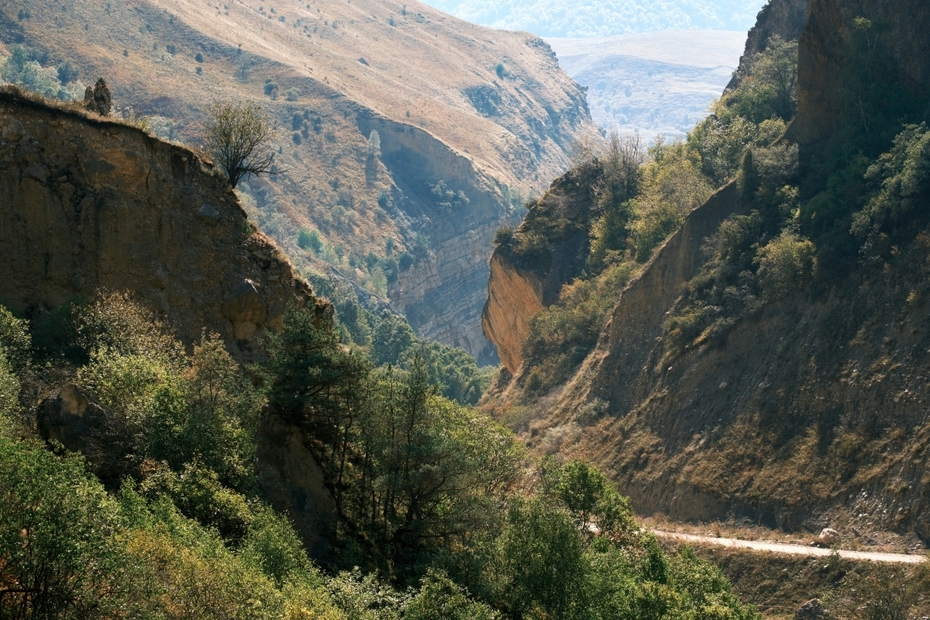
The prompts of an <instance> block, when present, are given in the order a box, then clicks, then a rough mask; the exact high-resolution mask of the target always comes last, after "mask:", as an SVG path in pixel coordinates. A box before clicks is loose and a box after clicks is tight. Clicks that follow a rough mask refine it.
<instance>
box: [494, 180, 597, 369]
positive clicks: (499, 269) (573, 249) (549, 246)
mask: <svg viewBox="0 0 930 620" xmlns="http://www.w3.org/2000/svg"><path fill="white" fill-rule="evenodd" d="M601 174H602V168H601V166H600V164H599V163H597V162H593V163H589V164H585V165H583V166H579V167H576V168H573V169H572V170H570V171H569V172H567V173H566V174H564V175H563V176H561V177H559V178H558V179H556V180H555V181H553V183H552V185H551V187H550V188H549V190H548V191H547V192H546V193H545V194H544V195H543V197H542V198H540V199H539V200H537V201H535V202H534V203H533V204H532V205H531V206H530V209H529V211H528V212H527V214H526V217H524V219H523V222H522V223H521V224H520V226H519V228H517V229H516V230H515V231H514V232H513V235H512V237H510V238H509V239H507V240H503V242H501V243H500V244H499V245H498V246H497V247H496V248H495V249H494V253H493V254H492V255H491V273H490V277H489V278H488V285H487V302H486V303H485V306H484V311H483V312H482V315H481V324H482V328H483V330H484V333H485V335H486V336H487V337H488V338H489V339H490V340H491V342H493V343H494V345H495V346H496V347H497V352H498V355H499V356H500V358H501V361H502V362H503V364H504V367H505V368H506V369H507V370H508V372H510V374H512V375H513V374H516V373H517V371H518V370H519V368H520V365H521V364H522V363H523V354H522V352H521V347H522V344H523V340H524V339H525V338H526V336H527V334H528V333H529V319H530V317H532V316H533V315H534V314H536V313H537V312H539V311H540V310H541V309H542V308H545V307H548V306H549V305H550V304H552V303H553V302H554V301H555V300H556V299H558V296H559V292H560V291H561V290H562V285H563V284H566V283H568V282H571V281H572V280H573V279H574V278H575V277H577V276H578V275H579V274H580V273H581V271H582V269H584V266H585V261H586V259H587V256H588V250H589V241H588V237H589V235H590V229H591V224H592V222H593V219H594V216H595V215H596V214H597V201H596V192H597V184H598V181H599V179H600V175H601Z"/></svg>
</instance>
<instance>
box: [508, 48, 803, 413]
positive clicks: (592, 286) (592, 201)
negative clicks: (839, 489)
mask: <svg viewBox="0 0 930 620" xmlns="http://www.w3.org/2000/svg"><path fill="white" fill-rule="evenodd" d="M796 55H797V44H796V43H787V42H784V41H782V40H780V39H778V38H777V37H776V38H774V39H773V40H772V41H771V42H770V44H769V46H768V48H767V49H766V50H765V51H764V52H763V53H761V54H758V55H757V56H756V57H755V58H754V59H753V62H752V63H751V65H750V68H749V69H748V71H747V74H746V76H744V78H743V80H742V82H741V83H740V85H739V86H738V87H737V88H736V89H734V90H732V91H729V92H727V93H726V94H725V95H724V96H723V97H722V98H721V99H720V100H719V101H718V102H716V103H715V105H714V107H713V111H712V112H713V113H712V114H711V115H710V116H709V117H708V118H707V119H705V120H704V121H702V122H701V123H699V124H698V125H697V126H696V127H695V128H694V130H693V131H692V132H691V133H689V134H688V137H687V140H685V141H680V142H673V143H666V142H665V141H663V140H658V141H656V143H655V144H653V145H652V146H650V147H649V148H648V149H645V148H643V146H642V145H641V143H640V142H639V141H638V139H637V138H635V137H621V136H616V135H615V136H612V138H611V140H610V142H609V145H608V147H607V149H606V150H605V151H604V152H603V153H598V154H596V155H595V156H594V157H592V158H591V159H590V160H589V161H586V162H585V163H583V164H581V165H579V166H578V167H577V168H576V169H575V170H573V171H572V172H571V173H570V174H569V175H566V177H564V179H566V180H569V179H570V180H571V181H573V182H574V183H575V185H576V187H575V188H573V190H572V192H573V194H572V199H573V200H575V201H576V202H578V203H579V206H576V207H575V208H574V209H573V210H567V209H566V208H565V207H564V206H563V205H564V204H565V203H566V200H564V199H561V198H557V197H556V196H555V194H552V198H551V199H547V197H545V196H544V197H543V198H542V199H540V200H538V201H536V202H535V203H530V204H529V205H528V209H529V211H528V214H527V217H526V218H525V220H524V222H523V224H522V225H521V226H520V228H519V229H517V231H516V232H515V233H513V234H510V235H507V236H499V237H498V242H499V243H498V250H497V251H498V252H502V253H503V254H506V255H507V256H508V257H509V260H510V261H511V262H512V263H513V264H514V265H516V266H517V267H520V266H521V265H533V266H534V267H535V269H537V270H538V271H541V272H542V273H543V274H547V272H550V271H553V268H552V264H553V260H554V259H553V258H552V254H553V252H554V251H556V250H554V248H557V247H560V244H563V242H564V240H565V239H566V238H567V237H568V236H569V234H568V233H566V231H574V233H575V234H580V235H582V236H583V237H584V239H585V242H584V248H585V249H586V251H587V256H586V260H585V261H584V262H583V263H582V264H581V266H580V267H579V268H578V269H577V270H576V271H575V272H574V273H571V272H569V273H565V271H566V270H565V269H564V268H563V269H562V274H561V275H562V277H563V279H562V282H564V283H565V284H564V288H563V289H562V291H561V293H560V294H559V295H558V301H557V303H554V304H552V303H551V302H549V304H551V305H549V307H548V308H546V309H545V310H543V311H542V312H540V313H539V314H537V315H536V316H535V317H533V318H532V319H530V321H529V323H530V334H529V336H528V337H527V339H526V341H525V343H524V359H525V360H528V361H529V364H528V366H527V373H525V376H524V377H523V380H524V381H525V382H526V383H525V385H526V387H527V390H528V392H529V394H530V395H540V394H542V393H545V392H547V391H548V390H550V389H551V388H553V387H554V386H557V385H560V384H561V383H562V382H564V381H565V380H566V379H567V378H568V377H569V376H570V375H571V373H572V372H573V371H574V370H575V369H576V368H577V366H578V364H580V363H581V361H582V360H583V359H584V358H585V357H586V356H587V354H588V353H589V352H590V351H591V350H592V349H593V347H594V345H595V343H596V342H597V339H598V337H599V335H600V333H601V331H602V329H603V324H604V319H605V317H606V316H607V313H608V312H609V310H610V309H611V308H612V307H613V304H614V302H615V300H616V295H617V291H618V290H620V289H621V288H622V287H623V286H624V285H625V284H626V283H627V282H628V281H629V280H630V279H631V278H632V277H633V276H634V275H635V274H636V273H637V272H638V271H640V270H641V269H642V265H644V264H645V263H646V262H647V261H648V260H649V259H650V257H651V256H652V254H653V252H654V250H655V249H656V248H657V247H660V246H661V245H662V243H664V241H665V240H666V239H667V238H668V237H669V236H670V235H671V234H673V233H674V232H675V231H676V230H678V228H679V227H680V226H681V224H682V223H683V222H684V220H685V218H686V217H687V216H688V214H689V213H691V212H692V211H693V210H694V209H696V208H697V207H699V206H700V205H701V204H703V203H704V202H705V201H706V200H707V199H708V197H709V196H710V195H711V194H712V192H713V191H714V190H715V189H719V188H720V187H722V186H723V185H725V184H726V183H728V182H730V181H731V180H732V179H734V178H735V177H737V176H739V177H740V179H743V178H744V177H745V180H741V181H740V182H741V183H742V184H743V186H745V189H744V191H745V192H746V193H747V196H748V195H750V194H753V193H754V192H756V191H759V192H761V193H762V194H764V197H763V198H762V200H768V201H770V202H771V201H774V202H777V203H778V204H776V205H775V206H774V207H773V208H772V210H773V212H776V213H781V216H775V217H776V219H777V218H778V217H781V218H782V220H780V221H784V218H788V217H790V216H791V210H792V209H793V208H796V207H797V205H796V204H794V203H793V202H792V201H793V200H794V201H796V197H797V189H796V187H795V188H794V189H791V187H788V184H790V183H792V182H793V183H795V185H796V184H797V180H796V178H795V176H796V174H797V163H796V162H797V147H791V146H786V145H784V144H783V143H777V144H776V142H777V141H778V140H779V138H781V136H782V135H783V134H784V132H785V128H786V125H787V122H788V121H790V120H791V118H792V117H793V115H794V109H795V108H794V106H795V105H796V87H797V68H796V60H795V58H796ZM753 162H755V163H753ZM741 166H742V167H743V168H744V170H742V171H741V170H740V167H741ZM553 188H561V185H560V182H556V183H555V184H554V185H553ZM552 191H553V190H550V193H551V192H552ZM762 194H760V195H762ZM576 212H578V213H581V214H582V215H583V217H579V216H578V214H577V213H576ZM773 225H774V226H776V227H777V224H773ZM758 232H759V231H751V232H750V233H749V234H750V235H752V234H756V233H758ZM747 239H748V237H747ZM787 239H788V237H785V239H783V241H782V243H781V245H779V246H777V247H776V246H773V247H772V248H769V249H768V250H767V256H768V258H767V259H766V260H767V262H766V273H769V274H770V278H769V279H770V280H771V282H770V286H774V287H775V288H779V287H781V288H783V287H784V286H786V285H785V284H784V283H781V281H780V279H784V278H785V277H786V274H785V266H784V265H783V264H782V263H783V262H784V261H783V256H784V254H785V251H789V250H791V248H789V247H788V245H787V244H786V242H785V240H787ZM791 239H795V237H791ZM756 241H758V239H757V238H755V237H753V238H752V240H751V241H748V242H749V243H755V242H756ZM734 243H737V242H736V241H734ZM797 243H799V244H801V246H800V247H801V248H806V247H807V246H806V245H804V243H805V242H804V240H803V239H800V238H798V240H797ZM795 249H796V248H795ZM558 260H560V261H566V257H565V256H559V257H558ZM748 260H749V262H750V263H752V256H750V257H749V258H748ZM797 260H801V261H802V262H803V260H804V259H803V257H800V258H797ZM779 261H782V262H779ZM735 262H736V261H735V260H734V263H735ZM776 263H777V264H776ZM802 267H803V266H802ZM742 271H744V270H743V269H737V270H736V271H735V273H736V274H739V273H742ZM798 277H802V276H798ZM776 281H779V283H778V284H777V285H776V284H774V283H775V282H776ZM731 284H732V283H731V282H730V281H729V280H728V281H727V284H726V285H725V286H724V287H723V288H724V289H725V288H726V287H728V286H730V285H731ZM767 286H768V285H767ZM553 301H555V300H553ZM544 302H545V300H544ZM741 303H742V302H741ZM747 303H749V302H747ZM705 305H708V306H709V305H713V304H711V303H709V302H708V303H705ZM683 320H684V319H683ZM673 321H674V319H673ZM688 321H689V323H688V325H689V329H690V330H692V331H694V330H696V331H697V332H698V333H701V332H702V331H703V329H704V328H705V327H706V325H705V323H706V320H705V318H703V315H701V317H700V318H698V319H688ZM679 322H681V321H679ZM676 328H677V324H676V325H674V326H673V327H672V328H671V329H673V330H674V329H676ZM689 336H690V337H691V338H692V339H693V337H694V336H695V334H691V332H690V331H689V332H688V334H687V336H686V337H689Z"/></svg>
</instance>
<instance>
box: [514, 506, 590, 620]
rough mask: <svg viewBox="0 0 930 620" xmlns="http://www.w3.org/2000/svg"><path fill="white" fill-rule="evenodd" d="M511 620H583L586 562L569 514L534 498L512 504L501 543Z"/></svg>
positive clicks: (580, 538) (579, 534)
mask: <svg viewBox="0 0 930 620" xmlns="http://www.w3.org/2000/svg"><path fill="white" fill-rule="evenodd" d="M501 545H502V553H503V561H504V563H505V574H506V575H507V576H508V581H507V583H506V584H505V592H504V597H505V599H506V603H507V606H508V608H509V610H510V614H511V616H512V617H513V618H516V619H518V620H519V619H522V618H540V619H542V618H558V619H568V618H584V617H585V616H584V612H585V609H586V607H587V601H586V599H585V581H586V577H587V574H588V568H589V567H588V563H587V561H586V558H585V555H584V540H583V537H582V534H581V531H580V530H579V529H578V527H577V526H576V525H575V522H574V519H572V516H571V515H570V514H569V513H568V512H567V511H565V510H564V509H558V508H552V507H551V506H549V505H547V504H546V503H544V502H542V501H541V500H539V499H530V500H527V501H515V502H514V504H513V506H512V507H511V508H510V512H509V515H508V519H507V529H506V531H505V532H504V535H503V537H502V541H501Z"/></svg>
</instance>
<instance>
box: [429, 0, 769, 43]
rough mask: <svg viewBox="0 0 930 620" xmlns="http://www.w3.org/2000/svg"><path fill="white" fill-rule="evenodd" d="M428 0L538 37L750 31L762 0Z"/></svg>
mask: <svg viewBox="0 0 930 620" xmlns="http://www.w3.org/2000/svg"><path fill="white" fill-rule="evenodd" d="M429 4H431V5H433V6H435V7H436V8H438V9H440V10H442V11H445V12H447V13H451V14H452V15H455V16H456V17H460V18H462V19H465V20H468V21H471V22H475V23H478V24H482V25H484V26H491V27H493V28H503V29H505V30H526V31H528V32H533V33H535V34H537V35H539V36H541V37H606V36H611V35H618V34H628V33H632V32H655V31H658V30H680V29H689V28H696V29H704V30H739V31H743V32H745V31H747V30H749V29H750V28H751V27H752V25H753V23H754V22H755V18H756V13H758V12H759V9H760V8H762V5H763V4H764V2H762V0H724V1H716V2H709V1H707V0H698V1H695V2H688V3H675V2H646V1H644V0H623V1H621V2H603V1H599V2H585V3H577V2H566V1H565V0H536V1H534V2H525V1H521V2H517V1H516V0H505V1H503V2H491V1H490V0H478V1H470V2H465V1H463V0H431V1H430V2H429Z"/></svg>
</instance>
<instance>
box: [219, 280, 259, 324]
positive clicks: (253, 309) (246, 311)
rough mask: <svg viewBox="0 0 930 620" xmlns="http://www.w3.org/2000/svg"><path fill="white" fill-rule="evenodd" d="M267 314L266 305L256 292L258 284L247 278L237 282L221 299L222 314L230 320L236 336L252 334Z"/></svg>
mask: <svg viewBox="0 0 930 620" xmlns="http://www.w3.org/2000/svg"><path fill="white" fill-rule="evenodd" d="M267 315H268V306H267V305H266V304H265V300H264V299H262V295H261V293H259V292H258V286H256V284H255V282H253V281H252V280H249V279H248V278H246V279H245V280H243V281H242V282H240V283H239V284H237V285H236V286H235V287H234V288H233V290H232V291H231V292H230V293H229V295H227V296H226V299H224V300H223V316H225V317H226V318H227V319H229V320H230V321H231V322H232V324H233V330H234V335H235V336H236V338H239V339H249V338H251V337H252V336H254V334H255V333H257V328H258V326H259V325H262V324H263V323H264V322H265V317H266V316H267Z"/></svg>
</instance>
